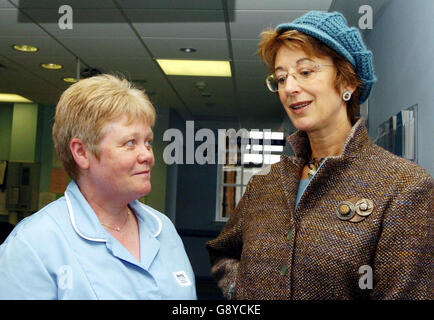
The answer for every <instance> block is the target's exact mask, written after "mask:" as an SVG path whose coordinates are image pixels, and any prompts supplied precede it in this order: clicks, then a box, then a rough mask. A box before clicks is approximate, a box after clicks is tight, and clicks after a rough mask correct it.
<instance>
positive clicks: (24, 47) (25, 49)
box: [12, 44, 39, 52]
mask: <svg viewBox="0 0 434 320" xmlns="http://www.w3.org/2000/svg"><path fill="white" fill-rule="evenodd" d="M12 48H14V49H15V50H17V51H21V52H36V51H38V50H39V49H38V48H36V47H34V46H29V45H27V44H14V45H13V46H12Z"/></svg>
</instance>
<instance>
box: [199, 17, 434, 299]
mask: <svg viewBox="0 0 434 320" xmlns="http://www.w3.org/2000/svg"><path fill="white" fill-rule="evenodd" d="M258 55H259V57H260V58H261V59H262V60H263V61H264V62H265V64H266V65H267V67H268V68H269V71H270V75H269V76H268V77H267V78H266V84H267V87H268V89H269V90H270V91H272V92H275V93H276V94H277V95H278V96H279V99H280V101H281V103H282V105H283V108H284V109H285V111H286V113H287V114H288V117H289V119H290V120H291V122H292V123H293V125H294V126H295V128H296V129H298V130H297V131H296V132H295V133H294V134H292V135H291V136H290V137H288V142H289V143H290V145H291V147H292V148H293V151H294V156H282V158H281V161H280V162H279V163H276V164H274V165H272V166H271V169H270V172H269V173H268V174H263V175H256V176H254V177H253V178H252V179H251V180H250V182H249V184H248V186H247V189H246V192H245V194H244V196H243V197H242V199H241V200H240V202H239V204H238V206H237V208H236V209H235V212H234V213H233V214H232V215H231V216H230V218H229V220H228V222H227V224H226V225H225V227H224V229H223V230H222V232H221V233H220V235H219V236H218V237H217V238H216V239H214V240H212V241H210V242H208V243H207V249H208V251H209V254H210V259H211V264H212V269H211V273H212V274H213V276H214V277H215V279H216V281H217V283H218V285H219V287H220V288H221V289H222V291H223V294H224V295H225V296H226V297H227V298H233V299H309V300H311V299H433V298H434V297H433V283H432V266H433V265H434V263H433V262H434V259H433V229H434V228H433V225H432V210H433V209H432V208H433V185H434V182H433V179H432V177H431V176H430V175H429V174H428V173H427V172H426V171H425V170H424V169H423V168H421V167H419V166H417V165H416V164H414V163H413V162H410V161H408V160H405V159H403V158H400V157H397V156H395V155H393V154H391V153H389V152H387V151H386V150H384V149H382V148H380V147H378V146H377V145H375V144H374V143H373V142H372V141H371V140H370V139H369V136H368V132H367V130H366V127H365V122H364V119H357V118H356V117H355V114H356V111H357V109H358V108H359V105H360V104H361V103H363V102H364V101H366V99H367V98H368V97H369V94H370V92H371V89H372V86H373V84H374V83H375V81H376V78H375V75H374V68H373V59H372V53H371V52H370V51H369V50H367V48H366V46H365V45H364V43H363V40H362V37H361V35H360V33H359V31H358V29H356V28H350V27H348V25H347V22H346V20H345V18H344V17H343V16H342V15H341V14H340V13H337V12H333V13H329V12H316V11H312V12H309V13H307V14H305V15H303V16H301V17H299V18H298V19H296V20H295V21H293V22H292V23H284V24H280V25H279V26H277V28H275V29H272V30H266V31H264V32H263V33H262V34H261V41H260V44H259V48H258Z"/></svg>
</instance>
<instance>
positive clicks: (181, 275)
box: [172, 271, 191, 287]
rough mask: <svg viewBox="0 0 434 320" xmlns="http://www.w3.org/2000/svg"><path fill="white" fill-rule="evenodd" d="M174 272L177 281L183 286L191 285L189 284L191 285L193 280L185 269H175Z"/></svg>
mask: <svg viewBox="0 0 434 320" xmlns="http://www.w3.org/2000/svg"><path fill="white" fill-rule="evenodd" d="M172 274H173V276H174V277H175V279H176V282H178V284H179V285H180V286H181V287H189V286H191V281H190V279H189V278H188V276H187V274H186V273H185V271H175V272H172Z"/></svg>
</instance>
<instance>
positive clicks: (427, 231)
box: [371, 175, 434, 300]
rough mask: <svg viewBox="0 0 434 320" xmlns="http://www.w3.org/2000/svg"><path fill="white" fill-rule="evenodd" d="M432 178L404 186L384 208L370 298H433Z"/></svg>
mask: <svg viewBox="0 0 434 320" xmlns="http://www.w3.org/2000/svg"><path fill="white" fill-rule="evenodd" d="M433 189H434V185H433V179H432V178H431V177H430V176H429V175H425V176H424V177H423V178H422V179H419V180H417V181H416V182H414V183H411V184H410V185H408V186H407V187H406V188H405V189H404V191H403V192H401V193H400V194H398V195H397V197H396V198H395V200H394V201H393V202H392V203H391V204H390V206H389V209H388V210H386V212H385V216H384V220H383V225H382V231H381V234H380V239H379V242H378V246H377V251H376V256H375V260H374V267H373V275H374V287H373V290H372V292H371V298H372V299H405V300H408V299H433V298H434V295H433V278H434V277H433V265H434V259H433V252H434V251H433V249H434V248H433V238H434V237H433V206H434V201H433Z"/></svg>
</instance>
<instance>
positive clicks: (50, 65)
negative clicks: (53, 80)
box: [41, 63, 63, 70]
mask: <svg viewBox="0 0 434 320" xmlns="http://www.w3.org/2000/svg"><path fill="white" fill-rule="evenodd" d="M41 67H42V68H44V69H49V70H59V69H62V68H63V66H62V65H61V64H57V63H42V64H41Z"/></svg>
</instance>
